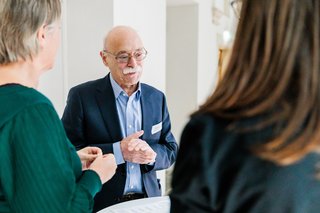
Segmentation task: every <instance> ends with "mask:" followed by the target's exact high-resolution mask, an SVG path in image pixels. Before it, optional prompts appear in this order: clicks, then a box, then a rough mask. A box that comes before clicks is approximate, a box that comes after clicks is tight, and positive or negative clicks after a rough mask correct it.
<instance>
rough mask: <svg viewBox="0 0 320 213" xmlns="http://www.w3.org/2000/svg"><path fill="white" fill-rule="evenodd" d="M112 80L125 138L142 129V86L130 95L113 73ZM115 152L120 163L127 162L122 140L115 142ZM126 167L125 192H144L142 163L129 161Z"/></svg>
mask: <svg viewBox="0 0 320 213" xmlns="http://www.w3.org/2000/svg"><path fill="white" fill-rule="evenodd" d="M110 82H111V86H112V88H113V93H114V96H115V100H116V105H117V111H118V116H119V120H120V126H121V132H122V136H123V138H125V137H127V136H129V135H131V134H133V133H135V132H137V131H139V130H141V122H142V113H141V102H140V96H141V86H140V83H139V85H138V89H137V90H136V91H135V92H134V93H133V94H132V95H131V96H130V97H129V96H128V95H127V93H126V92H125V91H124V90H123V89H122V88H121V87H120V86H119V85H118V84H117V83H116V82H115V80H114V79H113V78H112V75H110ZM113 152H114V155H115V158H116V162H117V164H118V165H119V164H122V163H124V162H125V161H124V159H123V155H122V152H121V148H120V142H116V143H114V144H113ZM126 169H127V179H126V185H125V188H124V194H127V193H129V192H134V193H143V187H142V186H143V185H142V177H141V171H140V165H139V164H136V163H131V162H127V168H126Z"/></svg>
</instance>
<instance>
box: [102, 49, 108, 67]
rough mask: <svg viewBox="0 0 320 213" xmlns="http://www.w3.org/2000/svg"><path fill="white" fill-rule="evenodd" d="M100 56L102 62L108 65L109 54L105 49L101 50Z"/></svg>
mask: <svg viewBox="0 0 320 213" xmlns="http://www.w3.org/2000/svg"><path fill="white" fill-rule="evenodd" d="M100 57H101V59H102V62H103V63H104V65H106V66H107V67H108V62H107V56H106V54H105V53H104V52H103V51H100Z"/></svg>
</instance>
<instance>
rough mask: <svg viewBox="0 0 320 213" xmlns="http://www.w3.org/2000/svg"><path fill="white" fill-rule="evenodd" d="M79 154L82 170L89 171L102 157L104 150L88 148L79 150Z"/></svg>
mask: <svg viewBox="0 0 320 213" xmlns="http://www.w3.org/2000/svg"><path fill="white" fill-rule="evenodd" d="M77 154H78V156H79V158H80V160H81V163H82V170H87V169H88V168H89V166H90V165H91V163H92V162H93V161H94V160H95V159H96V158H97V157H98V156H102V150H101V149H100V148H98V147H91V146H88V147H85V148H83V149H80V150H78V151H77Z"/></svg>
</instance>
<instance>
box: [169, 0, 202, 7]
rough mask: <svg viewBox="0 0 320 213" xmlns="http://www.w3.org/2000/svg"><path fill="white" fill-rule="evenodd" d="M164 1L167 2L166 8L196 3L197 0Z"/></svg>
mask: <svg viewBox="0 0 320 213" xmlns="http://www.w3.org/2000/svg"><path fill="white" fill-rule="evenodd" d="M166 1H167V6H177V5H185V4H194V3H196V2H198V0H166Z"/></svg>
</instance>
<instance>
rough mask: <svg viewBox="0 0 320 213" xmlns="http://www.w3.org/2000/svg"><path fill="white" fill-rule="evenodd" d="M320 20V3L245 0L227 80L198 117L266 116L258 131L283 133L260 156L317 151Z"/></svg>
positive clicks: (284, 160)
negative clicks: (205, 114)
mask: <svg viewBox="0 0 320 213" xmlns="http://www.w3.org/2000/svg"><path fill="white" fill-rule="evenodd" d="M319 19H320V1H319V0H303V1H302V0H243V1H242V9H241V15H240V20H239V25H238V28H237V33H236V38H235V42H234V46H233V50H232V53H231V57H230V61H229V64H228V66H227V69H226V71H225V74H224V77H223V79H222V80H221V82H219V84H218V86H217V88H216V90H215V91H214V93H213V94H212V95H211V97H209V99H208V100H207V101H206V103H205V104H204V105H202V106H201V107H200V109H199V111H198V112H196V113H202V112H209V113H213V114H214V115H216V116H220V117H224V118H230V119H234V120H241V119H246V118H252V117H256V116H259V115H266V114H267V115H268V116H267V119H265V120H263V121H261V122H259V123H258V127H260V128H262V127H265V126H267V125H275V126H278V127H279V126H280V127H281V130H280V131H278V132H276V133H275V135H274V137H273V138H272V139H271V140H270V141H266V142H268V143H266V144H265V145H263V146H259V147H257V148H256V149H255V152H256V153H257V154H258V155H259V156H260V157H262V158H264V159H268V160H271V161H273V162H276V163H278V164H282V165H286V164H291V163H293V162H295V161H297V160H299V159H301V158H302V157H303V156H305V155H306V154H307V153H310V152H311V151H313V150H314V149H315V148H316V147H318V146H319V141H320V76H319V74H320V61H319V60H320V52H319V51H320V43H319V42H320V41H319V39H320V20H319ZM254 125H255V126H252V129H253V128H255V127H257V126H256V125H257V124H254Z"/></svg>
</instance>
